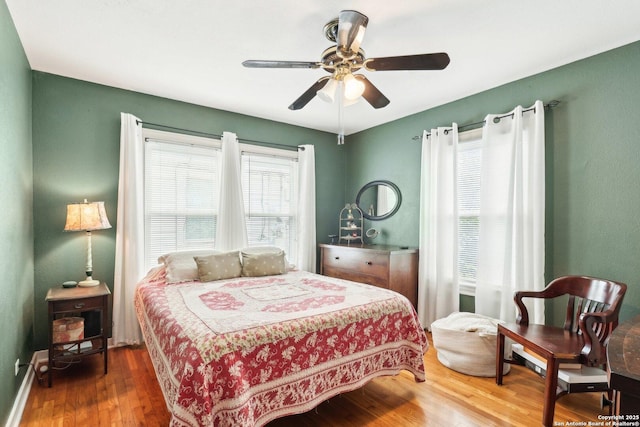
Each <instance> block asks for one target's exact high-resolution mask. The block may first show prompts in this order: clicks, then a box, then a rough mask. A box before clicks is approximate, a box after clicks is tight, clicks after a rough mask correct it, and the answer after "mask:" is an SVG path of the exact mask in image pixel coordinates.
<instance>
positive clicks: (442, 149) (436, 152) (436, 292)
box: [418, 123, 460, 328]
mask: <svg viewBox="0 0 640 427" xmlns="http://www.w3.org/2000/svg"><path fill="white" fill-rule="evenodd" d="M457 152H458V126H457V125H456V124H455V123H453V127H452V128H451V129H450V128H438V129H432V130H431V132H430V134H427V132H426V131H425V132H424V135H423V137H422V170H421V178H420V200H421V207H420V261H419V266H418V314H419V316H420V321H421V322H422V325H423V326H425V327H427V328H431V323H433V322H434V321H435V320H437V319H439V318H441V317H446V316H448V315H449V314H451V313H453V312H455V311H458V310H459V304H460V303H459V296H458V202H457V157H458V156H457Z"/></svg>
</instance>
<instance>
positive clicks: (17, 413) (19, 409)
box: [5, 350, 48, 427]
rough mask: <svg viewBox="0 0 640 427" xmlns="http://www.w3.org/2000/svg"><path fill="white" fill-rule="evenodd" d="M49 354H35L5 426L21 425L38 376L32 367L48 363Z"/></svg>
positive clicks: (14, 426) (45, 352)
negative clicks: (34, 381) (32, 386)
mask: <svg viewBox="0 0 640 427" xmlns="http://www.w3.org/2000/svg"><path fill="white" fill-rule="evenodd" d="M47 354H48V353H47V350H41V351H36V352H35V353H33V357H31V363H30V364H29V366H28V367H27V373H26V375H25V376H24V378H23V379H22V384H20V389H19V390H18V394H17V396H16V399H15V400H14V401H13V407H12V408H11V412H9V418H7V423H6V424H5V426H6V427H18V426H19V425H20V420H21V419H22V413H23V412H24V408H25V406H26V405H27V400H28V399H29V392H30V391H31V385H32V384H33V380H34V378H35V376H36V375H35V370H34V369H33V368H32V367H33V366H38V364H39V363H43V362H44V363H46V362H47V359H48V356H47Z"/></svg>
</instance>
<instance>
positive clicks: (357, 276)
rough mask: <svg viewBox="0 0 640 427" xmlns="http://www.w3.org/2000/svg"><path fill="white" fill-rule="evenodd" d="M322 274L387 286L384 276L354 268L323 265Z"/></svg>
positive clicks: (381, 286) (382, 286)
mask: <svg viewBox="0 0 640 427" xmlns="http://www.w3.org/2000/svg"><path fill="white" fill-rule="evenodd" d="M322 274H324V275H325V276H329V277H337V278H338V279H345V280H351V281H352V282H360V283H366V284H368V285H373V286H378V287H380V288H388V287H389V286H388V280H387V278H386V277H382V276H372V275H369V274H362V273H359V272H357V271H355V270H343V269H341V268H332V267H327V266H325V267H324V270H323V271H322Z"/></svg>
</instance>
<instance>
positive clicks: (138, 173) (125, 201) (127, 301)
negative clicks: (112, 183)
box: [112, 113, 145, 345]
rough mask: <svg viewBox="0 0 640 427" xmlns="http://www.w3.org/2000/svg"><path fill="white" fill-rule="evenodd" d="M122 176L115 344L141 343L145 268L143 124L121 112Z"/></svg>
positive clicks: (114, 310)
mask: <svg viewBox="0 0 640 427" xmlns="http://www.w3.org/2000/svg"><path fill="white" fill-rule="evenodd" d="M120 122H121V123H120V175H119V178H118V215H117V225H116V259H115V271H114V283H113V333H112V337H113V344H114V345H123V344H124V345H128V344H140V343H141V342H142V334H141V332H140V327H139V326H138V320H137V318H136V313H135V309H134V305H133V299H134V292H135V287H136V284H137V283H138V281H139V280H140V279H141V278H142V277H143V276H144V274H145V271H144V269H145V267H144V186H143V181H144V144H143V141H142V124H141V121H140V120H139V119H138V118H137V117H135V116H133V115H131V114H126V113H120Z"/></svg>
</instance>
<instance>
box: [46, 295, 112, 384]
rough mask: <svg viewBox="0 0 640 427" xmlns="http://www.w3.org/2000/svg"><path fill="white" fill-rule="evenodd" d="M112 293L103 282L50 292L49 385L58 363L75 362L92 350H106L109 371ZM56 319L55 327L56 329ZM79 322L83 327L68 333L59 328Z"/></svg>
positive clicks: (105, 371)
mask: <svg viewBox="0 0 640 427" xmlns="http://www.w3.org/2000/svg"><path fill="white" fill-rule="evenodd" d="M110 295H111V292H110V291H109V288H108V287H107V285H106V284H104V283H100V284H99V285H98V286H93V287H87V288H82V287H77V288H62V287H55V288H51V289H49V292H47V297H46V301H47V305H48V306H49V324H48V325H49V387H51V377H52V372H51V370H52V369H55V368H56V364H68V363H76V362H78V361H79V360H80V359H82V358H84V357H86V356H90V355H93V354H98V353H102V354H103V358H104V373H105V374H106V373H107V339H108V337H109V330H110V328H109V322H110V320H109V319H110V316H109V296H110ZM61 319H64V320H61ZM76 319H77V320H76ZM65 321H68V322H65ZM54 323H55V326H56V328H57V329H56V330H54ZM78 323H79V325H80V327H81V328H82V330H81V331H76V330H70V333H68V334H65V333H61V332H60V328H64V327H65V325H69V328H73V327H76V326H77V325H78ZM54 337H56V338H55V339H54ZM54 341H55V342H54Z"/></svg>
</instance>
